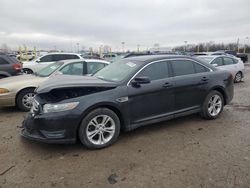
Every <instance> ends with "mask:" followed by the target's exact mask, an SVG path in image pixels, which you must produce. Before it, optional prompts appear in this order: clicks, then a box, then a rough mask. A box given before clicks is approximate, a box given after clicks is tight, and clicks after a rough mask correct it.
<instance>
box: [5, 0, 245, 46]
mask: <svg viewBox="0 0 250 188" xmlns="http://www.w3.org/2000/svg"><path fill="white" fill-rule="evenodd" d="M238 37H239V38H240V42H242V43H245V42H247V43H248V44H249V43H250V0H39V1H38V0H0V44H3V43H6V44H7V45H8V46H10V47H12V48H13V47H15V48H17V47H18V46H20V45H27V46H28V47H32V46H36V47H37V48H38V49H41V48H44V49H54V48H55V46H56V48H57V49H62V50H71V49H72V50H75V49H76V43H80V46H85V47H86V48H89V47H94V48H97V47H99V46H100V45H110V46H112V48H113V49H119V48H121V46H122V45H121V42H125V48H126V49H132V50H133V49H136V46H137V44H140V46H141V48H142V49H143V48H150V47H152V46H153V45H154V44H155V43H159V44H160V46H175V45H182V44H183V43H184V42H183V41H188V43H198V42H208V41H215V42H236V40H237V38H238ZM246 37H249V39H248V40H247V39H246Z"/></svg>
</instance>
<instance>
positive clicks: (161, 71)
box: [136, 62, 168, 80]
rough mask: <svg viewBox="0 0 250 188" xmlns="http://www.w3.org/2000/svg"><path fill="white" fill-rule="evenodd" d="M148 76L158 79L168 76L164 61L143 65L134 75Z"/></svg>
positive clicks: (151, 78)
mask: <svg viewBox="0 0 250 188" xmlns="http://www.w3.org/2000/svg"><path fill="white" fill-rule="evenodd" d="M144 76H146V77H149V78H150V80H159V79H163V78H167V77H168V67H167V63H166V62H158V63H153V64H151V65H148V66H147V67H145V68H144V69H143V70H142V71H141V72H140V73H139V74H138V75H137V76H136V77H144Z"/></svg>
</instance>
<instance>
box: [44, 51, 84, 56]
mask: <svg viewBox="0 0 250 188" xmlns="http://www.w3.org/2000/svg"><path fill="white" fill-rule="evenodd" d="M56 54H67V55H78V56H80V55H81V54H78V53H73V52H49V53H47V54H44V55H56Z"/></svg>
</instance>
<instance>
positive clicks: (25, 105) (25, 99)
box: [16, 88, 35, 112]
mask: <svg viewBox="0 0 250 188" xmlns="http://www.w3.org/2000/svg"><path fill="white" fill-rule="evenodd" d="M34 96H35V93H34V89H33V88H28V89H24V90H22V91H21V92H20V93H19V94H18V96H17V98H16V104H17V107H18V108H19V109H20V110H23V111H25V112H27V111H29V110H30V109H31V107H32V103H33V98H34Z"/></svg>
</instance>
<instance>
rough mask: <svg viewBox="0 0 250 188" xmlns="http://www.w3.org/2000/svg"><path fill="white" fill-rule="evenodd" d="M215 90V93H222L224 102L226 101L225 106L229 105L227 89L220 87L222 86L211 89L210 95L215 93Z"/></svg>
mask: <svg viewBox="0 0 250 188" xmlns="http://www.w3.org/2000/svg"><path fill="white" fill-rule="evenodd" d="M213 90H214V91H218V92H220V93H221V94H222V96H223V100H224V105H226V104H227V95H226V91H225V89H224V88H223V87H220V86H215V87H213V88H211V89H210V91H209V93H210V92H211V91H213Z"/></svg>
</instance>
